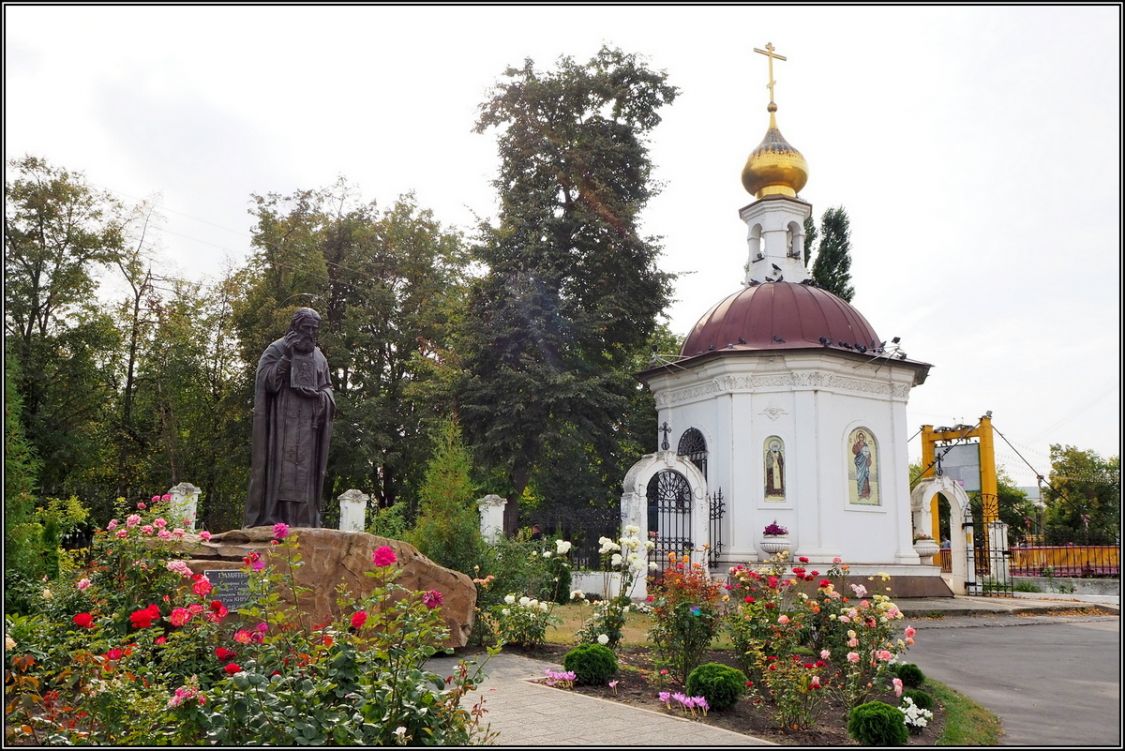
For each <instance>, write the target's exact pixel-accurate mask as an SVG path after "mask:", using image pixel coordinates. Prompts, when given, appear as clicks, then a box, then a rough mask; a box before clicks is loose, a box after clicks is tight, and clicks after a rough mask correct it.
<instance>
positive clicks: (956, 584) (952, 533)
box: [910, 475, 976, 595]
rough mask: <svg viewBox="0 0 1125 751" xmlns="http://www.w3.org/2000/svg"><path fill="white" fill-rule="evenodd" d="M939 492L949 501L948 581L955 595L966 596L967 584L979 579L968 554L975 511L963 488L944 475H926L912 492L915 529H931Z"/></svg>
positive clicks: (971, 542)
mask: <svg viewBox="0 0 1125 751" xmlns="http://www.w3.org/2000/svg"><path fill="white" fill-rule="evenodd" d="M938 493H940V494H942V495H943V496H945V498H946V499H947V500H948V501H949V557H950V568H951V569H952V572H951V574H950V576H951V577H952V581H948V580H947V583H948V584H949V588H950V589H952V590H953V592H954V594H959V595H963V594H966V593H967V588H968V585H971V584H972V583H973V582H975V581H976V567H975V563H974V565H973V566H969V565H968V561H969V555H971V554H972V551H973V513H972V510H971V508H970V506H969V496H968V495H966V494H965V490H964V488H962V487H961V486H960V485H958V484H957V483H955V482H953V480H950V479H949V478H948V477H945V476H944V475H943V476H941V477H926V478H923V479H922V480H921V481H920V482H919V483H918V484H917V485H915V486H914V487H913V488H912V489H911V491H910V512H911V514H912V515H913V517H914V529H922V530H928V529H930V527H931V524H932V522H931V519H932V516H931V510H930V501H931V499H932V498H933V497H934V496H935V495H937V494H938ZM958 530H960V532H959V531H958ZM966 551H968V555H967V554H966ZM943 578H944V577H943Z"/></svg>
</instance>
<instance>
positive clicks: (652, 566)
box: [648, 561, 657, 571]
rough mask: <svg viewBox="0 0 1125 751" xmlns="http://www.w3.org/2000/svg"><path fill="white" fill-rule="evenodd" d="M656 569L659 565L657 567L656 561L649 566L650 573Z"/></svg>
mask: <svg viewBox="0 0 1125 751" xmlns="http://www.w3.org/2000/svg"><path fill="white" fill-rule="evenodd" d="M656 569H657V565H656V562H655V561H653V562H652V563H650V564H648V570H649V571H655V570H656Z"/></svg>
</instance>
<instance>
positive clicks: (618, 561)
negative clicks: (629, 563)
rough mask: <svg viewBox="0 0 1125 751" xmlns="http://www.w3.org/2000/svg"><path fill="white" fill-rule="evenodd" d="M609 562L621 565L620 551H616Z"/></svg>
mask: <svg viewBox="0 0 1125 751" xmlns="http://www.w3.org/2000/svg"><path fill="white" fill-rule="evenodd" d="M609 562H610V565H612V566H620V565H621V554H620V553H614V554H613V557H612V558H610V559H609Z"/></svg>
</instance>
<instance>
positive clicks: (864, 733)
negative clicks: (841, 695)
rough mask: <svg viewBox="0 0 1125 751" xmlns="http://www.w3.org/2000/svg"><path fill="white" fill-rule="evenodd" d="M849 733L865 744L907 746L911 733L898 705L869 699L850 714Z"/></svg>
mask: <svg viewBox="0 0 1125 751" xmlns="http://www.w3.org/2000/svg"><path fill="white" fill-rule="evenodd" d="M848 735H850V736H851V737H852V738H854V739H855V740H857V741H859V743H860V744H861V745H864V746H905V745H906V739H907V737H908V735H909V734H908V733H907V730H906V721H905V720H904V719H903V717H902V712H900V711H899V710H898V707H892V706H891V705H890V704H886V703H884V702H881V701H869V702H867V703H866V704H860V705H859V706H858V707H856V708H855V709H853V710H852V711H851V713H850V714H849V715H848Z"/></svg>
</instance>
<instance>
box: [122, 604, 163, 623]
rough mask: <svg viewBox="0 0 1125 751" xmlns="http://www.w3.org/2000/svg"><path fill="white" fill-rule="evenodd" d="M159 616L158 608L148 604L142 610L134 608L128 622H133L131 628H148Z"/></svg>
mask: <svg viewBox="0 0 1125 751" xmlns="http://www.w3.org/2000/svg"><path fill="white" fill-rule="evenodd" d="M159 618H160V608H158V607H156V605H149V606H148V607H147V608H144V609H143V610H134V611H133V612H132V613H131V614H130V615H129V622H130V623H131V624H133V628H149V627H150V626H152V624H153V622H154V621H156V620H158V619H159Z"/></svg>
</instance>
